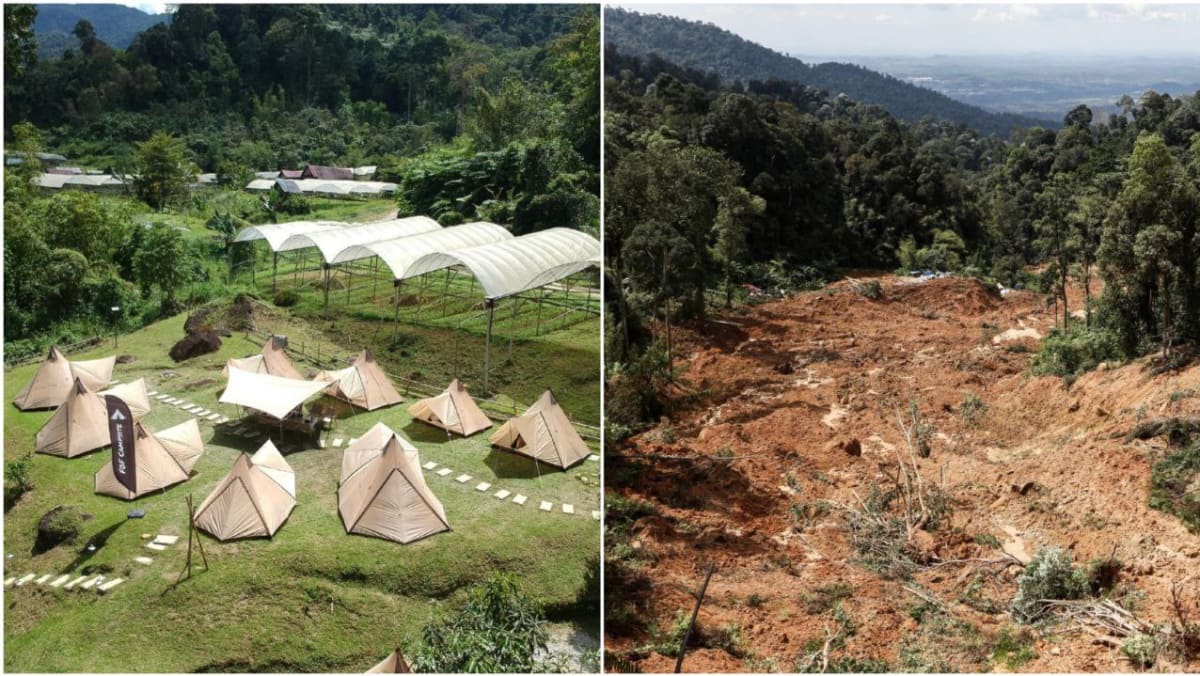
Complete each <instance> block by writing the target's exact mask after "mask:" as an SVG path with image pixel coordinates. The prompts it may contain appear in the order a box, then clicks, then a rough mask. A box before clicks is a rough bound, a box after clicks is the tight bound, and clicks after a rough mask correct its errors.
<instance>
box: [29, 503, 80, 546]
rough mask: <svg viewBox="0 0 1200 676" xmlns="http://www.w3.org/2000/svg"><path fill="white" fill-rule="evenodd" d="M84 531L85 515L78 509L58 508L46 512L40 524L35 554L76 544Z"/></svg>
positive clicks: (35, 543)
mask: <svg viewBox="0 0 1200 676" xmlns="http://www.w3.org/2000/svg"><path fill="white" fill-rule="evenodd" d="M82 531H83V514H81V513H80V511H79V509H78V508H76V507H69V506H61V505H60V506H58V507H55V508H54V509H52V510H50V511H49V512H46V514H45V515H43V516H42V518H41V520H40V521H39V522H38V527H37V539H36V541H35V542H34V551H35V552H38V553H40V552H44V551H47V550H49V549H51V548H53V547H57V546H58V545H60V544H64V543H71V542H74V541H75V539H76V538H78V537H79V534H80V533H81V532H82Z"/></svg>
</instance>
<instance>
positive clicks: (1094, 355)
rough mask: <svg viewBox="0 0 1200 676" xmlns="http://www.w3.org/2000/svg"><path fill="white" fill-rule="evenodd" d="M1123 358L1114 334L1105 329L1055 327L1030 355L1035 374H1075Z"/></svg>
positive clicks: (1123, 355)
mask: <svg viewBox="0 0 1200 676" xmlns="http://www.w3.org/2000/svg"><path fill="white" fill-rule="evenodd" d="M1124 358H1125V354H1124V352H1122V350H1121V344H1120V341H1119V340H1118V339H1117V336H1116V335H1115V334H1113V333H1111V332H1109V331H1106V330H1104V329H1094V328H1093V329H1072V330H1068V331H1061V330H1059V329H1054V330H1052V331H1051V332H1050V334H1049V335H1048V336H1046V339H1045V340H1043V341H1042V345H1041V348H1040V349H1039V350H1038V353H1037V355H1036V356H1035V357H1034V358H1033V373H1034V374H1035V375H1039V376H1040V375H1054V376H1064V377H1065V376H1074V375H1079V374H1080V373H1085V372H1087V371H1090V370H1092V369H1094V368H1096V366H1098V365H1099V364H1100V362H1103V361H1108V360H1121V359H1124Z"/></svg>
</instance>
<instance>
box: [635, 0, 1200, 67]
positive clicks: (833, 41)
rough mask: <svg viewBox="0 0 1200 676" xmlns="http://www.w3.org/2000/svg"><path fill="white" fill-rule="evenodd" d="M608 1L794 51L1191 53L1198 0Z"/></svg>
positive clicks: (1199, 39)
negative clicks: (1013, 0)
mask: <svg viewBox="0 0 1200 676" xmlns="http://www.w3.org/2000/svg"><path fill="white" fill-rule="evenodd" d="M613 4H615V5H617V6H620V7H624V8H627V9H632V10H636V11H639V12H643V13H652V14H654V13H661V14H667V15H671V16H678V17H682V18H685V19H692V20H696V21H706V22H710V23H713V24H716V25H718V26H720V27H722V28H725V29H727V30H730V31H732V32H734V33H737V34H738V35H740V36H742V37H744V38H746V39H748V40H751V41H753V42H757V43H759V44H763V45H766V46H767V47H770V48H772V49H775V50H777V51H781V52H787V53H789V54H797V55H801V54H816V55H837V54H847V55H854V54H859V55H870V54H890V55H914V56H927V55H931V54H1001V53H1006V54H1027V53H1034V52H1038V53H1058V54H1062V53H1076V54H1098V53H1102V54H1112V53H1118V52H1119V53H1126V54H1129V53H1132V54H1142V55H1150V54H1184V53H1190V54H1200V4H1184V5H1165V4H1149V5H1147V4H1138V5H1114V4H1110V5H1102V4H1090V5H1085V4H1072V5H1066V4H1057V5H1049V4H1012V5H990V4H957V5H948V4H939V5H933V4H925V5H918V4H871V5H867V4H795V5H792V4H787V5H782V4H762V5H731V4H721V5H715V4H713V5H706V4H664V3H633V2H629V3H626V2H618V3H613Z"/></svg>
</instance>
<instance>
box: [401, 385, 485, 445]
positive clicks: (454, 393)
mask: <svg viewBox="0 0 1200 676" xmlns="http://www.w3.org/2000/svg"><path fill="white" fill-rule="evenodd" d="M408 412H409V414H411V415H412V417H414V418H416V419H417V420H420V421H422V422H427V423H429V424H430V425H435V426H437V427H440V428H442V429H444V430H446V431H447V432H454V433H455V434H461V435H462V436H464V437H469V436H471V435H472V434H475V433H476V432H480V431H482V430H486V429H487V428H489V427H491V426H492V421H491V419H490V418H488V417H487V415H486V414H484V412H483V411H481V410H480V409H479V405H478V404H476V403H475V400H474V399H472V398H471V395H470V394H467V388H465V387H463V386H462V383H460V382H458V378H455V379H454V380H453V381H452V382H451V383H450V386H449V387H447V388H446V391H445V392H442V393H441V394H439V395H437V396H436V397H429V398H428V399H422V400H421V401H418V402H417V403H415V404H413V405H412V406H410V407H409V409H408Z"/></svg>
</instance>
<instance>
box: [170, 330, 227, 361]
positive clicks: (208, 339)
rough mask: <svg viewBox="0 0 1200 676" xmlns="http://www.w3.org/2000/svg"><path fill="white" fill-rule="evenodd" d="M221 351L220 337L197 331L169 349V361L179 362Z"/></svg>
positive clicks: (210, 332) (209, 332)
mask: <svg viewBox="0 0 1200 676" xmlns="http://www.w3.org/2000/svg"><path fill="white" fill-rule="evenodd" d="M219 349H221V337H220V336H218V335H217V334H216V333H214V332H212V331H198V332H196V333H189V334H188V335H186V336H184V338H183V340H180V341H179V342H178V343H175V345H174V346H173V347H172V348H171V352H170V355H171V359H174V360H175V361H176V362H181V361H183V360H185V359H191V358H193V357H199V356H200V355H202V354H209V353H211V352H216V351H217V350H219Z"/></svg>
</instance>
